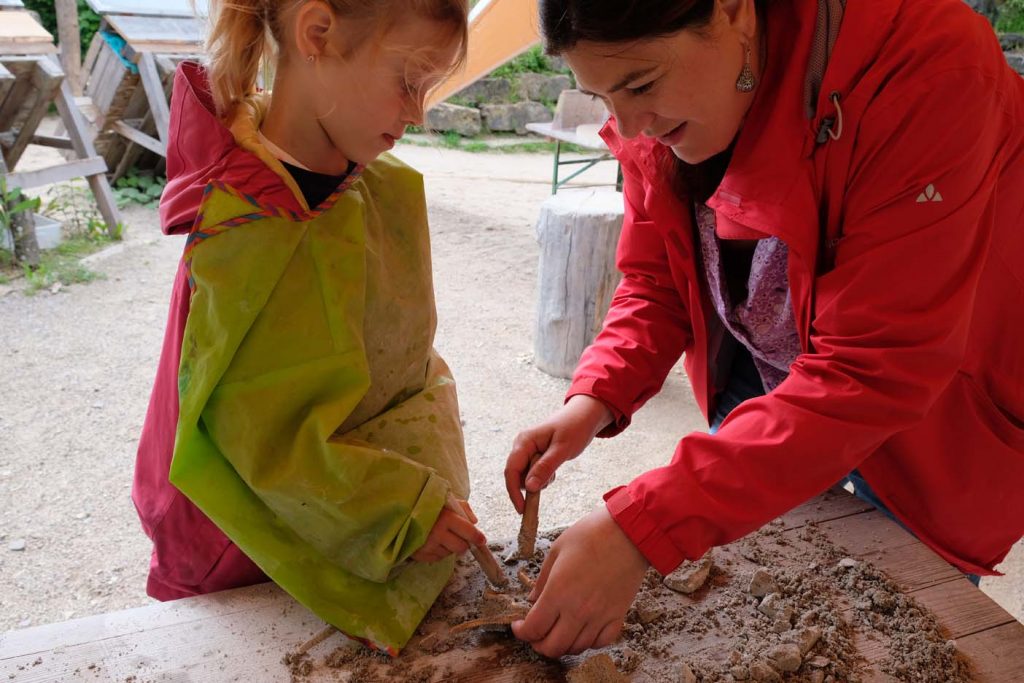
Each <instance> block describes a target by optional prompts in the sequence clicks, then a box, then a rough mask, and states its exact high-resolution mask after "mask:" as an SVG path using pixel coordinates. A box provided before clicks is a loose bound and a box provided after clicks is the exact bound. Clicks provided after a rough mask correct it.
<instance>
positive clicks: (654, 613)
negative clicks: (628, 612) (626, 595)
mask: <svg viewBox="0 0 1024 683" xmlns="http://www.w3.org/2000/svg"><path fill="white" fill-rule="evenodd" d="M634 609H635V610H636V618H637V621H639V622H640V623H641V624H643V625H645V626H646V625H647V624H652V623H654V622H655V621H657V620H658V619H661V618H662V617H663V616H664V615H665V607H664V605H661V604H660V603H659V602H658V601H657V600H651V599H644V600H639V601H637V603H636V605H634Z"/></svg>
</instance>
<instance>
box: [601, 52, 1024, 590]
mask: <svg viewBox="0 0 1024 683" xmlns="http://www.w3.org/2000/svg"><path fill="white" fill-rule="evenodd" d="M995 80H996V79H994V78H992V77H991V76H990V75H988V74H986V73H983V72H982V70H981V69H980V68H970V67H964V68H961V69H956V70H947V71H944V72H941V73H934V74H932V75H930V76H927V77H921V78H920V80H918V81H916V82H915V83H913V84H912V87H900V88H893V87H891V86H890V87H888V88H887V89H886V90H885V91H883V92H882V93H880V94H879V95H878V97H877V98H876V99H875V101H874V102H873V103H872V104H871V105H869V107H868V109H867V110H866V112H865V114H864V116H863V118H862V119H861V121H860V125H859V127H858V129H857V130H858V134H857V135H858V137H857V139H856V140H855V141H853V142H852V144H855V145H856V147H855V152H854V161H853V163H854V167H853V169H852V171H851V175H850V178H851V180H850V181H849V182H848V185H847V191H846V196H845V201H844V217H845V218H844V221H843V238H842V240H841V242H840V243H839V245H838V249H837V252H836V266H835V268H834V269H833V270H832V271H830V272H828V273H827V274H825V275H823V276H820V277H819V278H818V279H817V281H816V283H815V290H816V307H815V312H814V318H813V323H812V327H813V329H812V333H811V344H812V348H813V352H812V353H808V354H804V355H801V356H800V357H798V358H797V360H796V362H795V363H794V364H793V366H792V367H791V369H790V374H789V377H788V378H787V379H786V380H785V381H784V382H783V383H782V384H781V385H779V386H778V387H777V388H776V389H775V390H774V391H773V392H771V393H770V394H768V395H766V396H763V397H759V398H756V399H751V400H749V401H747V402H745V403H743V404H742V405H741V406H740V407H738V408H737V409H736V410H734V411H733V413H732V414H731V415H730V416H729V418H728V419H727V420H726V421H725V422H724V423H723V424H722V427H721V429H720V431H718V433H717V434H715V435H709V434H698V433H694V434H691V435H689V436H687V437H685V438H683V439H682V440H681V441H680V443H679V445H678V447H677V449H676V452H675V454H674V457H673V459H672V461H671V463H670V464H669V465H668V466H666V467H662V468H659V469H655V470H652V471H650V472H647V473H645V474H643V475H641V476H639V477H637V478H636V479H634V480H633V481H632V482H631V483H630V484H629V485H628V486H625V487H619V488H617V489H615V490H613V491H610V492H609V493H608V494H606V496H605V499H606V504H607V506H608V509H609V511H610V512H611V513H612V515H613V516H614V517H615V519H616V520H617V521H618V523H619V524H620V526H621V527H622V528H623V530H624V531H625V532H626V534H627V535H628V536H629V537H630V538H631V539H632V541H633V542H634V544H636V545H637V547H638V548H639V549H640V551H641V552H642V553H643V554H644V555H645V556H646V557H647V559H648V560H649V561H650V562H651V563H652V564H653V565H654V567H655V568H657V569H658V571H660V572H663V573H664V572H669V571H671V570H672V569H673V568H674V567H676V566H677V565H678V564H679V563H680V562H681V561H683V560H684V559H694V558H698V557H700V556H701V555H703V554H704V553H705V552H706V551H707V550H708V549H709V548H710V547H712V546H715V545H722V544H725V543H729V542H731V541H733V540H735V539H737V538H740V537H742V536H744V535H745V534H747V533H750V532H751V531H753V530H755V529H757V528H759V527H760V526H762V525H763V524H765V523H767V522H768V521H770V520H771V519H773V518H775V517H776V516H778V515H779V514H782V513H784V512H786V511H787V510H790V509H792V508H793V507H795V506H797V505H799V504H800V503H802V502H803V501H805V500H808V499H810V498H811V497H813V496H815V495H817V494H818V493H820V492H821V491H823V490H825V489H826V488H828V487H829V486H831V485H833V484H834V483H835V482H837V481H838V480H839V479H841V478H842V477H843V476H845V475H846V474H847V473H848V472H850V470H852V469H854V468H855V467H857V466H858V464H859V463H860V462H862V461H863V460H864V459H865V458H867V457H868V456H869V455H871V454H872V453H873V452H874V451H875V450H876V449H878V448H879V446H880V445H881V444H883V443H884V442H885V441H886V440H887V439H888V438H889V437H890V436H892V435H894V434H896V433H897V432H900V431H902V430H905V429H907V428H909V427H912V426H913V425H915V423H918V422H919V421H921V420H922V419H923V417H924V416H925V415H926V414H927V413H928V411H929V408H930V406H931V405H932V404H933V403H934V402H935V401H936V399H937V398H938V396H939V395H940V393H941V392H942V391H943V389H944V388H945V387H946V386H947V385H948V383H949V382H950V381H951V379H952V377H953V376H954V374H955V372H956V371H957V369H958V368H959V366H960V362H961V359H962V357H963V354H964V351H965V346H966V340H967V333H968V328H969V325H970V322H971V311H972V307H973V302H974V296H975V289H976V285H977V282H978V280H979V275H980V272H981V270H982V267H983V264H984V261H985V259H986V256H987V252H988V245H989V241H990V237H991V228H992V216H991V206H992V201H993V193H994V185H995V179H996V177H997V176H998V174H999V172H1000V166H1001V163H1002V155H1003V152H1002V149H1003V144H1002V143H1003V142H1004V137H1005V135H1006V133H1005V131H1007V130H1009V128H1008V126H1007V125H1006V122H1005V121H1004V118H1005V112H1004V109H1003V103H1002V96H1001V93H1000V92H999V90H998V88H999V83H997V82H995ZM982 122H984V125H982ZM928 186H931V190H926V188H927V187H928ZM932 190H934V192H936V193H939V194H940V196H941V201H931V200H929V199H933V198H934V196H933V195H927V196H925V197H924V199H923V200H922V199H921V196H922V193H925V192H931V191H932ZM925 200H928V201H925Z"/></svg>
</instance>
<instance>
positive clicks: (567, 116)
mask: <svg viewBox="0 0 1024 683" xmlns="http://www.w3.org/2000/svg"><path fill="white" fill-rule="evenodd" d="M607 118H608V110H607V109H605V107H604V104H602V103H601V101H600V100H596V99H594V98H592V97H590V95H585V94H583V93H582V92H580V91H579V90H563V91H562V94H561V95H559V96H558V103H557V104H556V105H555V116H554V120H552V121H551V122H550V123H528V124H526V129H527V130H529V131H531V132H533V133H537V134H538V135H543V136H544V137H546V138H549V139H551V140H554V142H555V160H554V169H553V173H552V180H551V194H556V193H557V192H558V190H559V189H560V188H561V187H562V186H563V185H565V184H566V183H568V182H569V181H570V180H572V179H574V178H576V177H577V176H578V175H580V174H581V173H583V172H585V171H587V170H589V169H591V168H593V167H594V166H596V165H597V164H599V163H601V162H602V161H614V160H615V157H613V156H612V154H611V153H610V152H609V151H608V146H607V145H606V144H604V140H602V139H601V136H600V135H598V131H600V130H601V127H602V126H603V125H604V122H605V121H606V120H607ZM563 142H568V143H570V144H573V145H576V146H577V147H584V148H586V149H592V150H598V151H600V152H601V154H599V155H598V156H595V157H589V158H584V159H569V160H562V143H563ZM616 163H618V162H616ZM562 166H581V168H579V169H577V170H576V171H575V172H574V173H572V174H571V175H569V176H566V177H564V178H560V177H559V176H560V174H561V168H562ZM615 189H617V190H619V191H621V190H622V168H621V167H620V168H619V170H618V174H617V176H616V181H615Z"/></svg>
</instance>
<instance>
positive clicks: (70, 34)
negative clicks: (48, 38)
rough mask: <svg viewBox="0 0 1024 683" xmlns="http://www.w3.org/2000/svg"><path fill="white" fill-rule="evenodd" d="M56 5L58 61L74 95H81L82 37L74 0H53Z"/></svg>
mask: <svg viewBox="0 0 1024 683" xmlns="http://www.w3.org/2000/svg"><path fill="white" fill-rule="evenodd" d="M55 1H56V5H57V40H58V42H59V43H60V63H61V64H62V65H63V66H64V74H65V76H66V77H67V80H68V82H69V83H70V84H71V92H72V93H74V95H75V97H81V95H82V38H81V35H80V34H79V29H78V3H77V2H76V0H55Z"/></svg>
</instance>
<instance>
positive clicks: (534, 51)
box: [490, 45, 555, 78]
mask: <svg viewBox="0 0 1024 683" xmlns="http://www.w3.org/2000/svg"><path fill="white" fill-rule="evenodd" d="M527 73H535V74H553V73H555V69H554V67H552V66H551V62H550V61H549V60H548V58H547V57H546V56H545V55H544V51H543V50H541V48H540V46H539V45H535V46H533V47H531V48H530V49H529V50H527V51H526V52H524V53H522V54H521V55H519V56H518V57H515V58H513V59H511V60H509V61H508V62H505V63H504V64H502V65H501V66H499V67H498V68H497V69H495V70H494V71H492V72H491V75H490V78H509V77H511V76H516V75H518V74H527Z"/></svg>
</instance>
